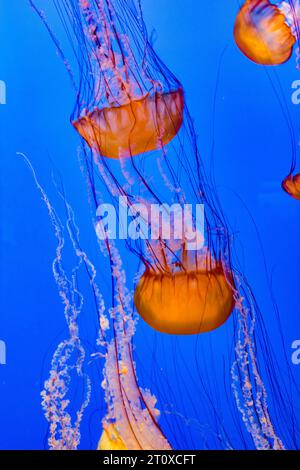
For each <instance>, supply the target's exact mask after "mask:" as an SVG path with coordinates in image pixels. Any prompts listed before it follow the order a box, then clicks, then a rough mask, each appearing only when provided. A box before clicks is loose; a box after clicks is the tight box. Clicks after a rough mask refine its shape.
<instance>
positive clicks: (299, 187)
mask: <svg viewBox="0 0 300 470" xmlns="http://www.w3.org/2000/svg"><path fill="white" fill-rule="evenodd" d="M282 189H283V190H284V191H285V192H286V193H288V194H289V195H290V196H292V197H293V198H294V199H297V200H298V201H300V173H298V174H297V175H295V176H293V175H288V176H287V177H286V178H285V180H283V182H282Z"/></svg>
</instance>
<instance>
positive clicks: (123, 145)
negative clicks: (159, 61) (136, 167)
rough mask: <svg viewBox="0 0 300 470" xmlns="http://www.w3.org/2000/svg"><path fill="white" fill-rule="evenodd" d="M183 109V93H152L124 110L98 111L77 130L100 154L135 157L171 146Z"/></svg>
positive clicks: (78, 124) (77, 123) (86, 117)
mask: <svg viewBox="0 0 300 470" xmlns="http://www.w3.org/2000/svg"><path fill="white" fill-rule="evenodd" d="M183 109H184V98H183V91H182V89H178V90H177V91H170V92H167V93H159V92H156V93H154V94H150V93H148V94H146V95H145V96H143V97H142V98H138V99H132V100H130V101H129V102H128V103H126V104H123V105H120V106H111V107H106V108H103V109H100V108H95V109H94V110H93V111H91V112H89V113H87V114H85V115H82V116H81V117H79V119H77V120H75V121H73V126H74V127H75V129H76V130H77V131H78V132H79V134H80V135H81V136H82V137H83V138H84V139H85V141H86V142H87V143H88V145H89V147H90V148H91V149H93V150H94V151H95V152H96V153H98V154H100V155H102V156H104V157H107V158H115V159H116V158H122V157H131V156H135V155H138V154H141V153H145V152H150V151H152V150H156V149H160V148H162V147H163V146H165V145H167V144H168V143H169V142H170V141H171V140H172V139H173V138H174V137H175V136H176V135H177V133H178V132H179V130H180V128H181V125H182V122H183Z"/></svg>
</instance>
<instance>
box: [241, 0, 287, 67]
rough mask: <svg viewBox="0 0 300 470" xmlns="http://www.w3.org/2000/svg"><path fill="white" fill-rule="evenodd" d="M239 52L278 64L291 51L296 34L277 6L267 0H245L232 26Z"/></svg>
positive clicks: (258, 61) (257, 59) (262, 61)
mask: <svg viewBox="0 0 300 470" xmlns="http://www.w3.org/2000/svg"><path fill="white" fill-rule="evenodd" d="M234 39H235V42H236V44H237V46H238V47H239V49H240V50H241V51H242V53H243V54H244V55H245V56H246V57H248V58H249V59H250V60H252V61H253V62H256V63H257V64H261V65H280V64H283V63H284V62H286V61H287V60H289V58H290V57H291V55H292V52H293V47H294V44H295V42H296V37H295V35H294V32H293V31H292V29H291V27H290V26H289V25H288V24H287V23H286V17H285V16H284V14H283V13H282V12H281V11H280V8H279V7H278V6H276V5H274V4H272V3H271V2H270V1H269V0H258V1H257V0H247V1H246V2H245V3H244V5H243V6H242V7H241V9H240V11H239V13H238V15H237V18H236V21H235V26H234Z"/></svg>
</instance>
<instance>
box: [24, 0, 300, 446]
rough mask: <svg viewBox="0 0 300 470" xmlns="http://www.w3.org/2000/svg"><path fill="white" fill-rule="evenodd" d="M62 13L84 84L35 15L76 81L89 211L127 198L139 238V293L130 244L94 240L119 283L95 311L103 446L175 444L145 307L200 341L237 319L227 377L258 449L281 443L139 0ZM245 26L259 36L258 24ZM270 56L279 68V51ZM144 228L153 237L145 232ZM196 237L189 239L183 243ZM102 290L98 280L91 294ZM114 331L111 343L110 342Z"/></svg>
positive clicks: (169, 329)
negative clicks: (141, 357)
mask: <svg viewBox="0 0 300 470" xmlns="http://www.w3.org/2000/svg"><path fill="white" fill-rule="evenodd" d="M31 3H33V2H31ZM54 3H55V4H56V5H57V3H56V2H54ZM255 5H257V2H256V3H255ZM255 5H253V3H252V2H247V3H246V6H247V8H248V7H249V8H250V13H251V11H252V10H251V7H253V8H252V9H253V12H252V13H254V14H255V15H256V16H258V20H259V22H258V25H259V26H260V27H261V18H259V15H260V13H261V11H260V9H258V8H256V7H255ZM259 5H260V6H264V7H266V8H264V9H263V11H264V10H266V18H264V21H263V24H264V25H265V24H266V25H268V26H270V25H269V20H270V18H271V19H272V18H274V19H275V24H276V25H281V26H282V30H283V32H282V31H281V32H278V31H277V28H275V32H274V36H275V38H276V39H278V38H279V39H280V40H282V39H284V42H283V44H282V48H281V49H280V51H279V53H278V51H276V54H278V55H276V59H277V60H279V56H280V61H284V60H287V59H288V58H289V56H290V54H291V51H292V47H293V44H294V42H295V38H294V37H293V35H292V34H290V36H288V32H289V28H288V26H286V29H285V27H284V24H285V23H284V20H283V18H284V17H283V15H281V14H280V13H279V12H278V11H277V9H276V7H274V6H273V5H271V4H270V3H269V2H259ZM57 11H58V14H59V16H60V18H61V20H62V24H63V25H64V27H65V28H66V32H67V36H68V37H71V38H72V41H73V44H74V47H73V50H74V54H75V57H74V58H73V62H74V63H75V70H77V69H78V71H77V73H78V75H79V79H78V81H76V72H75V74H74V72H73V68H71V67H70V65H69V61H67V60H66V58H65V56H64V54H63V52H62V49H61V47H60V46H59V43H58V41H57V40H56V39H55V36H54V34H53V32H52V30H51V29H50V28H49V25H48V23H47V21H46V19H45V16H44V15H42V14H40V17H41V18H42V20H43V22H44V24H45V25H46V27H47V29H48V31H49V30H50V31H51V37H52V39H54V42H55V45H56V47H57V49H58V51H59V55H60V56H61V57H62V58H63V61H64V63H65V65H66V66H67V71H68V73H69V75H70V78H71V82H72V84H73V85H75V91H76V104H75V108H74V111H73V113H72V115H71V123H72V125H73V127H74V128H75V129H76V130H77V131H78V133H79V135H80V137H81V138H82V141H81V144H82V147H81V152H82V153H81V154H82V156H83V157H82V161H83V163H84V165H83V167H84V175H85V176H86V178H87V182H88V191H89V200H90V201H91V203H92V205H93V207H94V209H97V208H98V207H99V205H100V203H101V201H102V200H105V198H106V197H107V196H109V197H110V200H111V201H112V203H113V204H114V205H115V207H118V206H119V204H120V199H121V200H123V201H126V202H125V204H126V207H127V209H128V211H129V213H130V216H131V219H132V223H131V229H132V232H133V233H134V236H133V237H132V238H130V237H121V238H120V244H121V243H123V249H124V248H125V250H126V254H127V256H128V257H130V263H131V261H132V263H133V264H134V263H135V264H136V265H137V270H136V271H137V272H136V276H135V278H134V279H133V280H131V281H133V283H134V296H132V295H131V293H130V291H128V289H127V286H126V281H127V279H126V272H125V270H124V269H123V267H122V266H123V265H122V257H121V255H120V253H122V252H123V249H122V251H121V249H120V250H119V249H118V247H117V246H116V242H115V241H114V240H113V239H111V238H110V234H109V232H106V230H105V227H104V229H101V230H97V229H96V233H102V234H104V236H103V239H101V240H100V241H99V245H100V247H101V253H102V255H103V256H106V257H108V259H109V263H110V268H111V279H112V286H113V302H112V305H111V306H110V308H109V314H108V315H106V316H104V317H103V316H102V315H100V335H99V345H100V346H104V347H105V353H104V368H103V375H104V380H103V382H102V386H103V388H104V391H105V402H106V405H107V413H106V416H105V417H104V419H103V421H102V427H103V430H102V435H101V437H100V440H99V445H98V448H99V449H100V450H105V449H106V450H107V449H110V450H112V449H116V448H118V449H122V450H124V449H129V450H130V449H153V448H159V449H169V448H170V447H171V445H170V439H169V436H165V434H164V432H163V431H162V430H161V429H160V427H159V425H158V421H157V419H158V416H159V412H158V410H157V407H156V398H155V396H153V395H152V394H151V393H150V392H149V390H143V389H142V388H141V387H140V386H139V384H138V382H137V372H136V368H135V364H134V359H133V357H134V351H133V346H132V344H133V342H134V338H135V332H136V328H137V315H136V313H137V312H138V314H139V315H140V316H141V317H142V318H143V319H144V320H145V322H146V323H147V324H148V325H149V326H150V327H152V329H154V330H155V331H158V332H160V334H172V335H177V336H183V335H197V338H198V339H199V341H201V338H202V337H203V336H204V335H205V334H212V332H213V331H214V330H220V329H221V328H222V325H224V323H225V322H226V320H228V319H229V318H230V317H231V318H232V319H233V323H234V327H233V331H232V340H233V341H234V342H235V347H234V363H233V365H232V368H231V371H230V372H231V377H232V392H233V397H234V400H235V403H236V408H237V410H238V412H239V413H240V417H241V421H242V422H243V423H244V424H245V427H246V430H247V432H248V433H249V435H250V436H251V439H252V442H253V445H254V446H255V448H257V449H283V448H284V447H285V445H284V442H283V440H282V439H281V438H280V437H279V436H278V433H277V429H276V424H274V415H273V413H272V412H271V411H270V408H269V404H268V403H269V402H268V394H267V388H266V386H265V384H264V380H263V372H262V371H261V369H260V367H259V361H258V359H257V354H258V350H257V343H258V342H257V340H256V336H255V332H256V329H257V326H256V324H257V322H259V321H261V316H260V315H259V309H258V307H257V305H256V303H255V301H254V299H253V296H252V291H251V289H250V287H249V286H248V284H247V281H246V280H245V278H244V276H243V274H242V273H240V271H239V270H238V269H237V268H236V266H235V263H234V260H233V256H232V251H233V249H232V248H233V247H232V234H231V231H230V229H229V226H228V223H227V221H226V217H225V215H224V213H223V211H222V208H221V204H220V201H219V198H218V196H217V193H216V188H215V186H214V184H213V180H212V179H210V178H208V177H207V175H206V172H205V168H204V161H203V157H202V156H200V152H199V148H198V142H197V137H196V131H195V128H194V124H193V120H192V118H191V116H190V113H189V110H188V107H187V103H186V99H185V96H184V88H183V86H182V84H181V83H180V82H179V81H178V79H177V78H176V77H175V76H174V74H173V73H172V72H171V71H170V70H169V69H168V68H167V66H166V65H165V64H164V63H163V62H162V61H161V60H160V58H159V57H158V56H157V54H156V52H155V51H154V49H153V47H152V44H151V43H150V40H149V37H148V33H147V29H146V25H145V22H144V18H143V13H142V8H141V3H140V2H135V1H134V0H127V1H126V2H124V1H123V0H100V1H97V2H96V1H92V0H90V1H89V0H81V1H75V0H68V1H67V0H64V1H62V2H60V5H59V7H57ZM241 18H242V17H241ZM246 26H247V27H249V28H250V33H251V34H252V35H253V34H254V33H253V28H252V26H251V23H250V25H249V22H248V23H247V24H246ZM262 29H263V28H262ZM263 30H264V29H263ZM271 31H273V30H272V28H271ZM252 37H253V36H252ZM254 38H255V40H256V41H258V46H259V48H258V49H259V53H260V54H261V55H260V60H266V57H267V56H268V53H269V49H268V48H270V47H271V46H272V54H273V52H275V49H276V48H274V50H273V45H274V42H276V40H275V41H273V35H272V34H271V40H270V37H269V36H268V41H269V42H268V43H267V47H266V48H264V46H262V44H261V43H259V39H258V38H256V37H255V35H254ZM269 60H271V59H270V58H269ZM272 60H273V62H272V63H275V62H274V60H275V59H274V57H273V59H272ZM193 204H194V205H197V206H199V205H202V206H204V207H205V216H204V220H205V223H204V228H203V230H201V228H200V236H199V237H198V234H199V233H198V232H199V227H198V224H197V217H196V216H195V214H192V208H191V206H193ZM174 205H175V206H177V207H179V208H180V209H182V208H184V207H187V206H188V208H189V217H188V222H187V224H185V225H184V230H182V232H181V236H179V237H178V236H177V235H178V234H177V233H176V232H177V228H178V226H176V220H178V217H176V216H174V213H173V217H171V213H172V212H174V211H173V209H172V208H174ZM157 206H158V207H159V213H158V217H156V218H155V220H153V219H151V220H149V219H148V218H147V216H146V214H145V213H144V212H143V211H144V208H146V209H148V210H150V211H151V208H153V207H157ZM161 212H163V213H164V215H167V216H168V217H169V218H170V220H171V222H170V233H167V234H166V233H165V230H164V224H163V222H162V223H161V219H162V218H163V217H161V216H162V213H161ZM177 215H178V214H177ZM93 222H94V225H95V228H96V227H98V228H99V225H100V226H102V224H103V219H102V218H100V220H98V219H97V216H96V217H95V218H94V220H93ZM180 225H181V226H182V225H183V224H180ZM181 228H182V227H181ZM147 232H148V233H150V232H151V234H153V233H154V236H153V237H150V238H149V237H147V236H146V235H147ZM199 240H200V242H199ZM198 242H199V243H198ZM190 243H192V245H193V246H192V248H191V247H189V249H188V248H187V247H188V245H189V244H190ZM91 277H92V279H94V277H93V276H91ZM98 291H99V289H98V288H97V289H96V287H94V292H98ZM96 297H97V296H96ZM136 311H137V312H136ZM103 333H105V334H103ZM109 334H111V335H112V340H111V341H109V340H107V339H106V338H107V336H109ZM264 352H265V351H264ZM267 373H268V371H267ZM267 373H266V375H267ZM208 380H209V379H208ZM212 380H213V379H212ZM271 380H272V379H271ZM201 384H202V385H203V378H202V380H201ZM274 388H275V387H274ZM272 391H273V388H272ZM275 393H276V390H275ZM279 403H281V401H280V402H279ZM210 406H211V407H212V409H213V412H214V413H215V414H214V417H216V416H217V411H216V406H215V404H214V403H211V401H210ZM282 406H284V403H283V404H282Z"/></svg>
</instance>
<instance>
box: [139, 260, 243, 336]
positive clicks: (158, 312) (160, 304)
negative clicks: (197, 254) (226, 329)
mask: <svg viewBox="0 0 300 470" xmlns="http://www.w3.org/2000/svg"><path fill="white" fill-rule="evenodd" d="M227 277H228V276H226V274H225V272H224V269H223V267H222V265H221V264H216V265H215V266H214V267H212V268H210V269H208V268H205V267H204V268H201V269H196V268H194V269H188V270H179V271H175V272H168V273H165V272H163V273H162V272H157V271H153V270H150V269H147V270H146V271H145V273H144V274H143V276H142V277H141V279H140V282H139V284H138V286H137V288H136V290H135V294H134V302H135V306H136V309H137V311H138V312H139V314H140V315H141V317H142V318H143V319H144V320H145V322H146V323H148V325H150V326H151V327H152V328H154V329H155V330H157V331H159V332H161V333H169V334H177V335H193V334H199V333H206V332H209V331H212V330H215V329H216V328H218V327H220V326H221V325H222V324H223V323H225V321H226V320H227V319H228V318H229V316H230V314H231V312H232V311H233V309H234V305H235V301H234V293H233V287H232V285H230V282H229V281H228V279H227Z"/></svg>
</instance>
